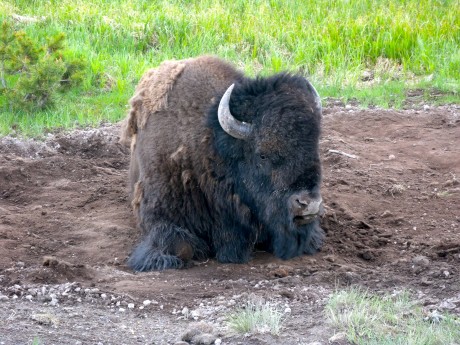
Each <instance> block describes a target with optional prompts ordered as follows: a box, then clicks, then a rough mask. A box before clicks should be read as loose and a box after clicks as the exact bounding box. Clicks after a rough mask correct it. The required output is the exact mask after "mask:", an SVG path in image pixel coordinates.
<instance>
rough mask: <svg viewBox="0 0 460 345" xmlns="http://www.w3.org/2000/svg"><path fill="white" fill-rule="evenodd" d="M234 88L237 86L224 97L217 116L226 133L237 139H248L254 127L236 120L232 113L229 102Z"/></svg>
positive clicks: (228, 90)
mask: <svg viewBox="0 0 460 345" xmlns="http://www.w3.org/2000/svg"><path fill="white" fill-rule="evenodd" d="M234 86H235V84H232V85H230V87H229V88H228V89H227V91H225V93H224V95H223V96H222V99H221V100H220V103H219V110H218V111H217V116H218V118H219V123H220V125H221V126H222V129H223V130H224V131H225V132H227V133H228V134H230V135H231V136H232V137H234V138H237V139H247V138H248V137H249V135H251V132H252V128H253V125H252V124H250V123H246V122H243V121H239V120H237V119H235V118H234V117H233V115H232V113H231V112H230V106H229V101H230V95H231V94H232V90H233V87H234Z"/></svg>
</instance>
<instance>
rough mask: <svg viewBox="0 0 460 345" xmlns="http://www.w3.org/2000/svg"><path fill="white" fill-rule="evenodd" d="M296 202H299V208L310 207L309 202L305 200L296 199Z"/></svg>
mask: <svg viewBox="0 0 460 345" xmlns="http://www.w3.org/2000/svg"><path fill="white" fill-rule="evenodd" d="M295 201H296V202H297V204H298V206H301V207H306V206H308V201H307V200H305V199H300V198H297V199H295Z"/></svg>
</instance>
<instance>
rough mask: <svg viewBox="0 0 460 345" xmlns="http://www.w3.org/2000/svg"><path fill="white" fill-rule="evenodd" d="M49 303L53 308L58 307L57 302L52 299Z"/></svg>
mask: <svg viewBox="0 0 460 345" xmlns="http://www.w3.org/2000/svg"><path fill="white" fill-rule="evenodd" d="M49 303H50V305H52V306H53V307H54V306H56V305H58V303H59V301H58V300H57V299H55V298H53V299H51V301H50V302H49Z"/></svg>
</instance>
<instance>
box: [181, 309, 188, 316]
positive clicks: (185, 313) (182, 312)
mask: <svg viewBox="0 0 460 345" xmlns="http://www.w3.org/2000/svg"><path fill="white" fill-rule="evenodd" d="M189 313H190V310H189V309H188V308H187V307H184V309H182V311H181V314H182V315H184V316H186V317H188V315H189Z"/></svg>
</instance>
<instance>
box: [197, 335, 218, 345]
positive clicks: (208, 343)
mask: <svg viewBox="0 0 460 345" xmlns="http://www.w3.org/2000/svg"><path fill="white" fill-rule="evenodd" d="M216 339H217V337H216V336H215V335H214V334H210V333H202V334H197V335H196V336H194V337H193V338H192V343H193V344H200V345H212V344H214V342H215V341H216Z"/></svg>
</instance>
